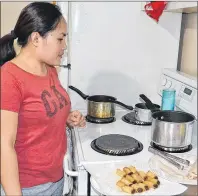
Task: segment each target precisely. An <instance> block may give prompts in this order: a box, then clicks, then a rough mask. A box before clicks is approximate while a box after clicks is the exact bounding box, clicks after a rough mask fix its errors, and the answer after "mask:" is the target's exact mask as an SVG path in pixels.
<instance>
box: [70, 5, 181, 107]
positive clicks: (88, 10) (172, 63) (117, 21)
mask: <svg viewBox="0 0 198 196" xmlns="http://www.w3.org/2000/svg"><path fill="white" fill-rule="evenodd" d="M71 13H72V16H71V18H70V19H71V24H70V27H71V29H70V31H71V32H70V39H71V63H72V72H71V84H72V85H74V86H76V87H77V88H79V89H81V90H82V91H83V92H84V93H87V94H89V95H93V94H108V95H112V96H116V97H117V98H118V99H119V100H120V101H123V102H125V103H126V104H129V105H134V104H135V103H137V101H138V95H139V94H140V93H145V94H146V95H148V96H150V97H151V98H152V99H154V97H155V95H156V92H157V86H158V81H159V78H160V73H161V69H162V68H163V67H167V68H169V67H170V68H175V69H176V66H177V57H178V46H179V38H180V27H181V14H180V13H164V14H163V16H162V17H161V19H160V22H159V24H157V23H156V22H155V21H154V20H152V19H151V18H150V17H148V16H147V15H146V14H145V13H144V12H143V11H141V2H83V3H81V2H72V3H71ZM70 95H71V98H72V105H73V108H78V109H85V108H86V102H85V101H83V100H82V98H81V97H80V96H79V95H77V94H76V93H75V92H73V91H71V92H70Z"/></svg>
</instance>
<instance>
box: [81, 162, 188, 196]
mask: <svg viewBox="0 0 198 196" xmlns="http://www.w3.org/2000/svg"><path fill="white" fill-rule="evenodd" d="M83 165H84V167H85V169H86V170H87V171H88V172H89V173H90V174H91V176H92V178H93V179H92V186H93V187H94V188H95V189H96V190H97V191H99V192H100V193H102V194H103V195H108V196H113V195H119V196H121V195H122V196H123V194H124V195H129V194H127V193H124V192H122V191H120V190H119V189H118V187H117V186H116V182H117V181H118V180H119V179H120V177H119V176H118V175H117V174H116V169H118V168H120V169H122V168H123V167H126V166H130V165H132V166H135V167H136V168H137V170H142V171H145V172H146V171H148V170H149V169H150V168H149V165H148V163H142V162H137V161H136V160H131V161H117V162H106V163H104V162H103V163H84V164H83ZM93 181H95V182H94V183H93ZM159 181H160V186H159V187H158V188H157V189H151V190H149V191H146V192H143V193H141V194H140V193H137V194H134V195H164V196H165V195H168V196H170V195H179V194H181V193H183V192H184V191H185V190H186V189H187V187H186V186H183V185H181V184H178V183H174V182H169V181H167V180H165V179H163V178H159ZM94 184H95V185H94ZM170 190H171V191H170Z"/></svg>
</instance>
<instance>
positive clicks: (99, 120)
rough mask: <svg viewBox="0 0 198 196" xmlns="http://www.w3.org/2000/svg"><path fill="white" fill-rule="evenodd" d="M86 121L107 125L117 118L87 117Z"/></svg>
mask: <svg viewBox="0 0 198 196" xmlns="http://www.w3.org/2000/svg"><path fill="white" fill-rule="evenodd" d="M86 121H87V122H90V123H96V124H106V123H112V122H115V121H116V118H115V117H111V118H94V117H92V116H89V115H87V116H86Z"/></svg>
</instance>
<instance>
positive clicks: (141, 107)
mask: <svg viewBox="0 0 198 196" xmlns="http://www.w3.org/2000/svg"><path fill="white" fill-rule="evenodd" d="M139 96H140V97H141V98H142V99H143V100H144V101H145V102H146V103H137V104H136V105H135V109H134V110H135V118H136V119H137V120H139V121H142V122H152V112H154V111H159V110H160V106H159V105H157V104H153V103H152V105H150V104H149V103H150V102H151V101H150V100H149V99H148V98H147V97H146V96H145V95H144V94H140V95H139ZM153 107H154V108H153Z"/></svg>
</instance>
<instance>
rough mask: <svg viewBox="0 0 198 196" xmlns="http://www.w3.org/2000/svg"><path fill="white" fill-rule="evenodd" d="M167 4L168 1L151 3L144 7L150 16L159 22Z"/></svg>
mask: <svg viewBox="0 0 198 196" xmlns="http://www.w3.org/2000/svg"><path fill="white" fill-rule="evenodd" d="M167 3H168V2H167V1H151V2H149V3H147V4H146V5H145V6H144V9H145V11H146V13H147V15H148V16H150V17H151V18H153V19H154V20H155V21H156V22H158V21H159V18H160V16H161V15H162V13H163V11H164V9H165V8H166V5H167Z"/></svg>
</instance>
